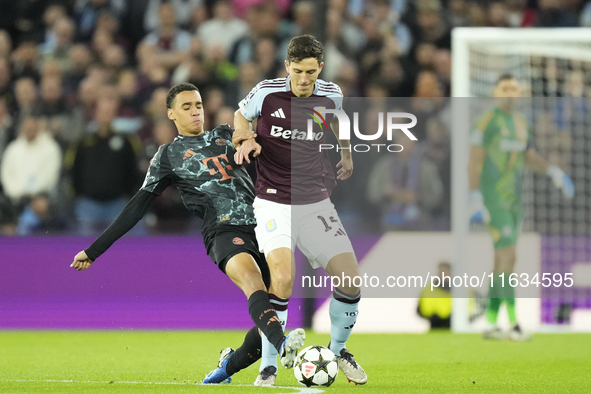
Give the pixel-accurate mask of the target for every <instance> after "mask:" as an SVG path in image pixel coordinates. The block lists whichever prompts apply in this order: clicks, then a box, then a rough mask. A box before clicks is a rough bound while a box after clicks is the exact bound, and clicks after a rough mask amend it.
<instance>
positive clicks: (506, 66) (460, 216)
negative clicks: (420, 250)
mask: <svg viewBox="0 0 591 394" xmlns="http://www.w3.org/2000/svg"><path fill="white" fill-rule="evenodd" d="M590 37H591V30H589V29H582V28H575V29H492V28H491V29H487V28H484V29H483V28H458V29H454V31H453V38H452V43H453V45H452V96H453V97H454V98H453V99H452V115H453V116H452V124H451V129H452V231H453V235H454V239H455V244H454V245H455V254H454V255H455V261H454V271H455V272H456V274H461V273H463V272H466V271H467V270H468V268H469V267H470V266H472V265H473V262H472V261H470V259H471V257H470V256H471V254H474V251H472V252H471V251H470V250H469V248H470V247H469V246H467V245H475V242H476V241H474V242H466V241H467V240H472V239H478V238H479V237H490V236H489V235H488V234H487V233H488V231H487V229H486V227H485V226H483V225H470V224H469V222H470V217H469V212H468V210H467V209H466V206H467V195H468V180H467V170H466V169H467V165H468V151H469V143H468V136H469V133H470V130H471V127H472V126H471V125H472V124H473V123H474V121H475V120H476V116H477V115H478V114H481V113H482V112H483V111H485V110H486V109H487V108H489V107H490V106H494V102H493V101H491V99H487V97H490V96H491V93H492V90H493V87H494V85H495V83H496V82H497V80H498V78H499V77H500V76H501V75H503V74H507V73H509V74H511V75H513V76H515V77H516V78H517V79H518V80H519V81H520V83H521V85H522V86H521V88H522V92H523V95H524V96H525V97H526V98H524V99H522V100H521V101H520V103H519V104H518V105H519V108H520V111H521V112H522V113H523V114H524V116H525V117H526V118H527V120H528V123H529V124H530V125H531V132H532V140H533V146H534V147H535V148H536V150H537V151H538V152H539V153H540V155H541V156H542V157H544V158H545V159H546V160H547V161H549V162H550V163H551V164H554V165H557V166H558V167H560V168H561V169H562V170H563V171H564V172H565V173H567V174H568V175H569V176H570V177H571V178H572V180H573V183H574V186H575V190H576V195H575V198H574V199H572V200H567V199H565V198H563V197H562V195H561V193H560V192H559V191H557V190H556V189H555V188H554V187H553V185H552V182H551V181H550V180H549V179H547V177H544V176H539V175H535V174H533V173H532V172H531V171H528V170H526V171H525V173H524V176H523V181H522V205H523V208H522V213H523V217H522V229H521V236H520V237H519V238H518V245H517V249H518V252H517V253H518V257H517V264H516V272H523V271H524V270H525V271H526V272H531V273H534V272H535V271H537V272H539V273H540V274H542V273H551V274H554V273H559V274H560V275H561V276H563V275H564V274H565V273H572V274H573V278H574V285H573V286H571V287H568V288H567V287H565V286H549V287H544V286H542V285H538V286H536V285H532V286H534V287H537V293H535V291H534V289H531V288H530V289H528V291H527V292H525V291H524V289H520V288H516V295H517V297H520V295H521V296H524V297H528V299H526V300H518V318H519V319H520V320H522V319H526V320H528V321H527V324H526V325H527V326H529V327H528V328H529V329H532V330H544V329H557V328H559V329H565V330H578V329H591V328H590V327H589V326H590V323H589V321H590V319H591V100H590V99H589V97H591V83H590V82H591V38H590ZM466 109H468V110H466ZM476 243H477V242H476ZM489 244H491V245H490V247H488V246H487V247H486V248H485V249H483V250H481V252H482V253H481V256H482V260H483V261H485V263H483V264H484V265H485V266H487V267H488V270H489V271H490V270H491V269H492V264H493V256H492V255H493V253H494V252H493V249H492V240H491V239H490V238H488V241H487V244H486V245H489ZM520 259H521V261H520ZM524 260H527V262H525V263H524V262H523V261H524ZM524 264H525V266H524ZM528 264H529V265H528ZM528 270H530V271H528ZM532 295H534V296H532ZM536 296H537V297H536ZM485 297H486V289H479V290H478V291H476V292H475V291H474V290H463V289H457V290H456V299H455V300H454V312H453V323H452V324H453V328H454V330H456V331H464V332H465V331H474V330H477V329H479V327H482V325H483V321H484V316H483V315H484V313H483V312H484V311H483V307H482V305H483V304H484V303H483V301H482V300H483V298H485ZM538 297H539V298H538ZM519 304H521V305H522V308H521V310H522V311H523V313H521V312H520V308H519ZM522 316H525V317H522Z"/></svg>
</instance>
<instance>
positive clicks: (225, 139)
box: [141, 125, 256, 234]
mask: <svg viewBox="0 0 591 394" xmlns="http://www.w3.org/2000/svg"><path fill="white" fill-rule="evenodd" d="M233 132H234V130H232V129H231V128H230V126H228V125H221V126H217V127H216V128H214V129H213V130H211V131H207V132H205V133H204V134H202V135H199V136H191V137H187V136H183V135H179V136H178V137H177V138H175V140H174V141H173V142H171V143H168V144H164V145H162V146H161V147H160V149H158V152H156V154H155V155H154V158H153V159H152V161H151V162H150V168H149V169H148V173H147V175H146V179H145V181H144V184H143V185H142V188H141V190H145V191H148V192H151V193H154V194H157V195H159V194H160V193H161V192H162V191H163V190H164V189H165V188H166V187H168V186H170V185H171V184H174V185H176V187H177V188H178V190H179V192H180V194H181V197H182V199H183V202H184V204H185V206H186V207H187V209H188V210H189V211H191V212H193V213H195V214H196V215H198V216H199V217H201V218H202V219H203V233H204V234H205V233H207V232H208V231H209V230H210V229H212V228H214V227H216V226H218V225H254V224H256V220H255V218H254V212H253V208H252V203H253V201H254V185H253V182H252V180H251V178H250V176H249V175H248V173H247V172H246V170H245V169H244V168H243V167H242V166H238V165H236V163H235V161H234V153H235V152H236V150H235V149H234V147H233V146H232V133H233Z"/></svg>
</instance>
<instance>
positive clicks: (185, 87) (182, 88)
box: [166, 82, 199, 109]
mask: <svg viewBox="0 0 591 394" xmlns="http://www.w3.org/2000/svg"><path fill="white" fill-rule="evenodd" d="M195 90H196V91H197V93H199V89H197V86H195V85H193V84H192V83H187V82H183V83H179V84H176V85H174V86H173V87H172V88H170V90H169V91H168V94H167V95H166V108H167V109H168V108H172V102H173V101H174V99H175V97H176V96H177V95H178V94H179V93H181V92H192V91H195Z"/></svg>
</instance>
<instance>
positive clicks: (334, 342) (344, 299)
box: [328, 289, 361, 356]
mask: <svg viewBox="0 0 591 394" xmlns="http://www.w3.org/2000/svg"><path fill="white" fill-rule="evenodd" d="M360 299H361V293H357V294H356V295H353V296H351V295H348V294H345V293H343V292H342V291H340V290H339V289H335V290H334V292H333V293H332V299H331V300H330V306H329V308H328V311H329V314H330V350H331V351H332V352H333V353H334V354H336V355H337V356H338V355H340V354H341V349H344V348H345V344H346V342H347V339H349V337H350V336H351V331H353V326H354V325H355V322H356V321H357V315H358V314H359V311H358V307H359V300H360Z"/></svg>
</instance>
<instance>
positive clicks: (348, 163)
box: [330, 117, 353, 181]
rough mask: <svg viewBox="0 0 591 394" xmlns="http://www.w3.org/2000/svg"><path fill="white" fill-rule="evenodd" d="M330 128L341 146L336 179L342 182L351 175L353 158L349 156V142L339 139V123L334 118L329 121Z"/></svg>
mask: <svg viewBox="0 0 591 394" xmlns="http://www.w3.org/2000/svg"><path fill="white" fill-rule="evenodd" d="M330 128H331V129H332V132H333V133H334V135H335V137H337V141H339V145H340V146H341V161H339V162H338V163H337V168H338V169H339V171H338V172H337V179H339V180H341V181H344V180H345V179H347V178H349V177H350V176H351V175H353V156H351V141H349V140H340V139H339V122H338V120H337V118H336V117H334V118H332V120H331V121H330Z"/></svg>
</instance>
